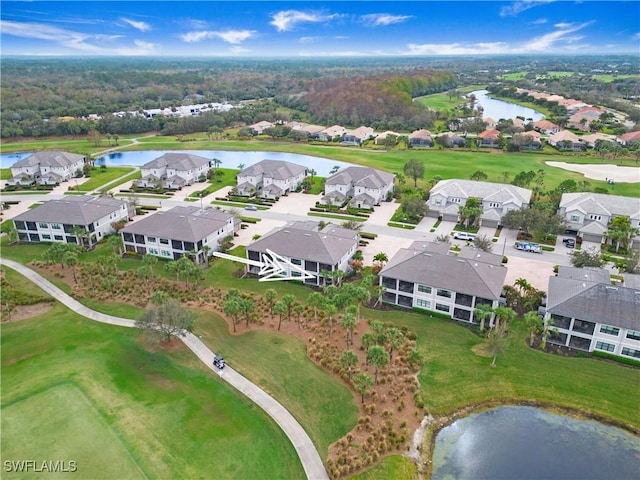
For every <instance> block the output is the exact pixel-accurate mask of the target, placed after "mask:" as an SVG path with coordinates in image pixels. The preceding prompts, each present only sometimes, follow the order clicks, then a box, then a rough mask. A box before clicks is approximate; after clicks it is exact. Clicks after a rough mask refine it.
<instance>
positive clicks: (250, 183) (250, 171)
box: [236, 160, 308, 199]
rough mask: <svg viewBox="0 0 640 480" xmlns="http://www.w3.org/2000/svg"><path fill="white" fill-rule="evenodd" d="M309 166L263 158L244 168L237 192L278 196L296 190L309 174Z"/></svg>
mask: <svg viewBox="0 0 640 480" xmlns="http://www.w3.org/2000/svg"><path fill="white" fill-rule="evenodd" d="M307 174H308V171H307V167H303V166H302V165H298V164H296V163H291V162H285V161H282V160H262V161H260V162H258V163H255V164H253V165H251V166H250V167H247V168H245V169H244V170H242V171H241V172H240V173H239V174H238V176H237V181H238V186H237V187H236V190H237V193H238V194H239V195H243V196H252V195H254V194H255V195H257V196H258V197H262V198H273V199H275V198H278V197H280V196H281V195H284V194H286V193H288V192H295V191H296V189H297V188H298V187H299V186H300V184H301V183H302V181H303V180H304V179H305V177H306V176H307Z"/></svg>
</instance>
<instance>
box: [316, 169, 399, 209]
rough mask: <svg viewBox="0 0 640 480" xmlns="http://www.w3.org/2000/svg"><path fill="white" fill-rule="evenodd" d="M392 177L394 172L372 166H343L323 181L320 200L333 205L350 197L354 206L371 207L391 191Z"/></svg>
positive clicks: (385, 197)
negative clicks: (322, 195)
mask: <svg viewBox="0 0 640 480" xmlns="http://www.w3.org/2000/svg"><path fill="white" fill-rule="evenodd" d="M394 179H395V175H394V174H392V173H388V172H383V171H381V170H376V169H374V168H369V167H356V166H352V167H347V168H343V169H342V170H340V171H338V172H337V173H335V174H333V175H331V176H330V177H329V178H327V180H326V181H325V184H324V191H325V195H324V197H323V198H322V202H323V203H326V204H329V205H335V204H338V202H339V201H340V200H342V202H344V200H346V199H347V198H349V197H350V198H351V201H350V204H351V205H352V206H354V207H357V208H373V206H374V205H378V204H379V203H380V202H382V201H385V200H386V199H387V196H388V195H389V194H390V193H391V192H393V181H394Z"/></svg>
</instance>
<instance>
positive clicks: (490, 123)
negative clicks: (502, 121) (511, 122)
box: [482, 117, 497, 130]
mask: <svg viewBox="0 0 640 480" xmlns="http://www.w3.org/2000/svg"><path fill="white" fill-rule="evenodd" d="M482 122H483V123H484V124H485V128H486V129H487V130H493V129H494V128H496V125H497V123H496V121H495V120H494V119H493V118H491V117H484V118H483V119H482Z"/></svg>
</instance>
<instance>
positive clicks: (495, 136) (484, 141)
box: [476, 128, 501, 148]
mask: <svg viewBox="0 0 640 480" xmlns="http://www.w3.org/2000/svg"><path fill="white" fill-rule="evenodd" d="M500 135H501V133H500V130H496V129H495V128H494V129H491V130H485V131H484V132H480V133H479V134H478V137H477V140H476V143H477V145H478V147H486V148H500Z"/></svg>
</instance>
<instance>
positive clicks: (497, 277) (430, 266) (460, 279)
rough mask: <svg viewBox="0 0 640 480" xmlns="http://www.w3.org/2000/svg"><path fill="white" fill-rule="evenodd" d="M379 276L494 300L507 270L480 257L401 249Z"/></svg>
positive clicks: (497, 296) (498, 296)
mask: <svg viewBox="0 0 640 480" xmlns="http://www.w3.org/2000/svg"><path fill="white" fill-rule="evenodd" d="M492 262H493V260H492ZM380 275H381V276H385V277H391V278H396V279H399V280H405V281H408V282H413V283H421V284H424V285H430V286H432V287H436V288H444V289H447V290H451V291H454V292H459V293H464V294H467V295H475V296H478V297H482V298H488V299H492V300H497V299H499V298H500V294H501V293H502V288H503V286H504V280H505V278H506V276H507V269H506V268H505V267H503V266H498V265H495V264H493V263H491V262H486V261H482V259H481V258H475V257H474V258H465V257H463V256H458V257H456V256H454V255H448V254H442V253H436V252H434V251H429V250H416V249H412V248H403V249H401V250H400V251H399V252H398V253H397V254H396V255H394V257H393V258H392V259H391V260H390V261H389V263H388V264H387V265H386V266H385V267H384V268H383V269H382V271H381V272H380Z"/></svg>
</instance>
